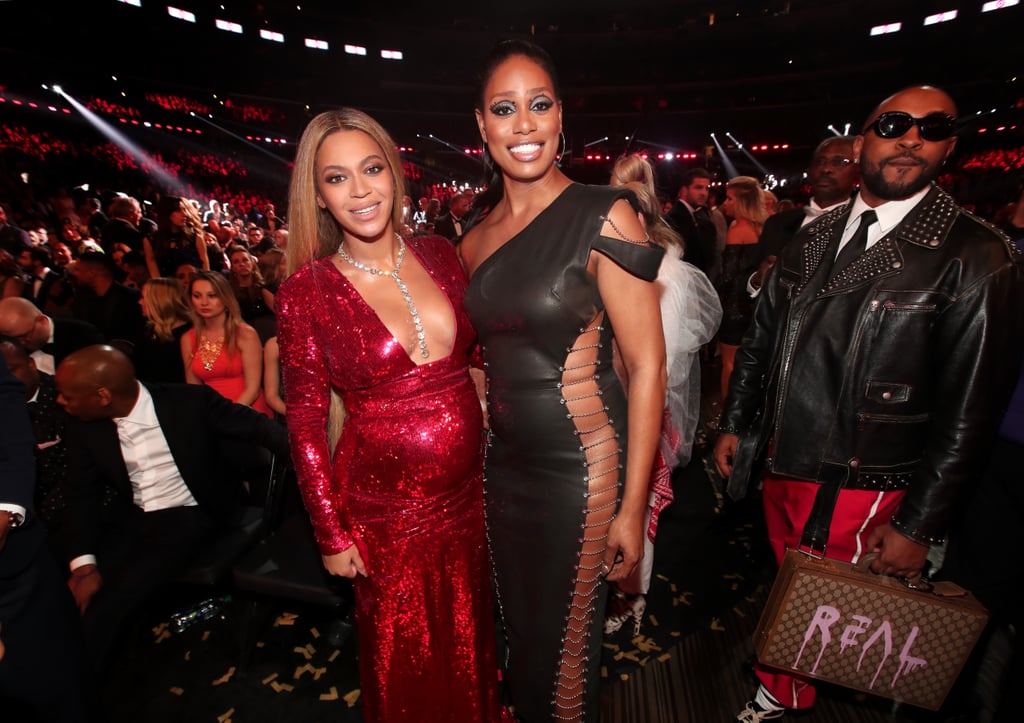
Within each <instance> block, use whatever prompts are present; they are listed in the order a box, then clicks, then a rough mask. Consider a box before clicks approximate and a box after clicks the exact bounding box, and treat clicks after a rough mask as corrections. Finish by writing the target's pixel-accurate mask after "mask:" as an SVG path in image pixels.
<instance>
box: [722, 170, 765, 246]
mask: <svg viewBox="0 0 1024 723" xmlns="http://www.w3.org/2000/svg"><path fill="white" fill-rule="evenodd" d="M725 187H726V188H727V189H730V190H731V191H732V192H733V198H734V199H736V202H735V203H734V204H733V210H734V211H735V214H734V216H735V217H736V218H742V219H745V220H747V221H750V223H752V224H754V228H756V229H757V233H758V234H760V233H761V228H762V227H763V226H764V222H765V221H767V220H768V209H767V207H766V206H765V203H764V191H762V190H761V184H760V183H758V181H757V179H756V178H751V177H750V176H736V177H735V178H733V179H731V180H730V181H729V182H728V183H726V184H725Z"/></svg>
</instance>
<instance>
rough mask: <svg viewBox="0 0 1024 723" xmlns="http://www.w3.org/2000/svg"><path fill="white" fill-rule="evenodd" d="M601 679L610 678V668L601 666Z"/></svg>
mask: <svg viewBox="0 0 1024 723" xmlns="http://www.w3.org/2000/svg"><path fill="white" fill-rule="evenodd" d="M601 677H602V678H607V677H608V667H607V666H605V665H602V666H601Z"/></svg>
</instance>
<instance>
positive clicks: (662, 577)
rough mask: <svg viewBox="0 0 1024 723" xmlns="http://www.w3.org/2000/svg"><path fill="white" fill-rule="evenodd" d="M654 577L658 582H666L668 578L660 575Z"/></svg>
mask: <svg viewBox="0 0 1024 723" xmlns="http://www.w3.org/2000/svg"><path fill="white" fill-rule="evenodd" d="M655 577H656V578H658V579H659V580H661V581H662V582H668V578H667V577H665V576H664V575H662V574H660V573H659V574H657V575H655Z"/></svg>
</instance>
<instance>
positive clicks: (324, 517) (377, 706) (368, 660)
mask: <svg viewBox="0 0 1024 723" xmlns="http://www.w3.org/2000/svg"><path fill="white" fill-rule="evenodd" d="M401 173H402V167H401V163H400V160H399V158H398V154H397V152H396V150H395V147H394V142H393V141H392V140H391V139H390V138H389V137H388V135H387V133H386V132H385V131H384V129H383V128H381V127H380V126H379V125H378V124H377V123H376V121H374V120H373V119H371V118H370V117H368V116H366V115H365V114H363V113H361V112H359V111H355V110H351V109H343V110H340V111H333V112H328V113H323V114H321V115H319V116H317V117H316V118H314V119H313V120H312V121H311V122H310V124H309V126H308V127H307V128H306V131H305V133H304V134H303V137H302V140H301V141H300V143H299V148H298V152H297V155H296V160H295V170H294V173H293V178H292V185H291V197H290V204H289V217H290V219H291V229H290V230H291V233H290V242H289V245H288V257H289V268H290V269H291V270H293V271H294V273H293V274H292V275H291V276H290V277H289V278H288V279H287V280H286V281H285V282H284V283H283V284H282V286H281V289H280V291H279V293H278V296H277V311H278V323H279V325H278V344H279V346H280V358H281V366H282V370H283V375H284V386H285V388H286V389H287V390H288V411H287V418H288V429H289V433H290V435H291V442H292V457H293V459H294V460H295V464H296V470H297V472H298V478H299V484H300V486H301V488H302V493H303V498H304V501H305V504H306V508H307V510H308V511H309V515H310V518H311V519H312V521H313V527H314V530H315V534H316V539H317V543H318V544H319V546H320V550H321V552H322V554H323V561H324V565H325V566H326V568H327V569H328V570H329V571H330V572H331V573H332V574H335V575H341V576H344V577H349V578H353V582H354V586H355V592H356V616H357V625H358V631H359V649H360V674H361V679H362V700H363V706H364V707H363V717H364V720H366V721H368V722H372V723H380V722H385V723H396V722H404V721H408V722H410V723H412V722H413V721H415V722H416V723H424V722H431V721H436V722H437V723H472V722H474V721H496V720H500V713H499V707H498V703H497V694H496V686H497V666H496V663H495V654H494V645H495V637H494V635H495V634H494V621H493V608H492V601H491V593H490V580H489V573H488V561H487V554H486V548H485V534H484V519H483V486H482V456H481V454H482V449H481V448H482V444H481V441H482V430H481V427H482V412H481V408H480V402H479V398H478V396H477V393H476V390H475V387H474V385H473V382H472V380H471V378H470V376H469V371H468V364H469V355H470V352H471V350H472V349H473V348H474V346H475V334H474V332H473V330H472V328H471V326H470V324H469V320H468V317H467V316H466V313H465V310H464V308H463V305H462V296H463V293H464V291H465V284H466V280H465V276H464V273H463V271H462V268H461V266H460V265H459V263H458V261H457V259H456V257H455V254H454V251H453V249H452V246H451V244H450V243H449V242H448V241H447V240H445V239H443V238H441V237H418V238H415V239H411V240H410V241H409V243H408V244H406V243H405V241H403V240H402V239H401V237H399V236H398V235H397V234H396V233H395V228H396V226H397V219H398V216H399V214H400V212H401V204H400V203H396V199H401V198H402V197H403V196H404V193H405V192H404V188H403V186H404V184H403V179H402V175H401ZM332 390H334V391H335V392H337V393H338V394H340V397H341V399H342V400H343V402H344V409H345V411H346V413H347V416H346V418H345V421H344V426H343V428H342V430H341V435H340V439H339V441H338V442H337V446H336V447H334V448H333V452H332V443H333V439H332V437H333V435H331V434H329V433H328V428H329V427H331V428H332V429H333V427H334V424H333V423H329V421H330V422H336V421H337V416H338V411H339V410H338V405H337V403H334V404H332V401H331V398H332V394H331V392H332Z"/></svg>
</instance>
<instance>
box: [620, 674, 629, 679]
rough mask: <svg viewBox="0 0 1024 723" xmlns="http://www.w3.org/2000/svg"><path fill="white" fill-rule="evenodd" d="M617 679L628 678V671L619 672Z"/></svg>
mask: <svg viewBox="0 0 1024 723" xmlns="http://www.w3.org/2000/svg"><path fill="white" fill-rule="evenodd" d="M619 680H629V673H619Z"/></svg>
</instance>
